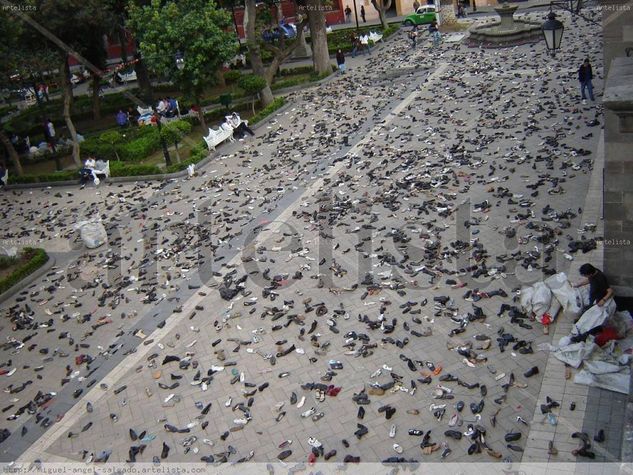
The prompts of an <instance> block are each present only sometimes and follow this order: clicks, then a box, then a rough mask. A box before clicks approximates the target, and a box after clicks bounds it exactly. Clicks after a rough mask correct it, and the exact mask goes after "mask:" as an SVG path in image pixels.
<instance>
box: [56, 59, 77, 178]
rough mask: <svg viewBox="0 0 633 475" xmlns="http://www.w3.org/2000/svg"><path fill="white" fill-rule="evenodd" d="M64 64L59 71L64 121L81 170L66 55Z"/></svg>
mask: <svg viewBox="0 0 633 475" xmlns="http://www.w3.org/2000/svg"><path fill="white" fill-rule="evenodd" d="M63 61H64V63H63V64H62V65H61V68H59V70H60V71H61V75H62V77H61V78H60V79H61V84H62V89H63V95H64V121H65V122H66V127H67V128H68V131H69V132H70V137H71V139H72V141H73V161H74V162H75V165H77V167H78V168H81V156H80V155H79V153H80V152H79V141H78V140H77V131H76V130H75V124H73V120H72V118H71V117H70V105H71V101H72V87H71V86H70V76H69V75H68V74H67V73H66V71H67V70H68V57H67V55H65V54H64V56H63Z"/></svg>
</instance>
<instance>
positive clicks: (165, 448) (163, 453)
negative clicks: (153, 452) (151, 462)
mask: <svg viewBox="0 0 633 475" xmlns="http://www.w3.org/2000/svg"><path fill="white" fill-rule="evenodd" d="M168 455H169V445H167V444H166V443H165V442H163V450H162V451H161V453H160V458H162V459H166V458H167V456H168Z"/></svg>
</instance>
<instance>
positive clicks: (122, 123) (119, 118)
mask: <svg viewBox="0 0 633 475" xmlns="http://www.w3.org/2000/svg"><path fill="white" fill-rule="evenodd" d="M116 123H117V124H118V125H119V127H121V128H122V129H123V128H125V127H127V126H128V125H130V118H129V117H128V115H127V114H126V113H125V112H123V110H122V109H119V112H117V114H116Z"/></svg>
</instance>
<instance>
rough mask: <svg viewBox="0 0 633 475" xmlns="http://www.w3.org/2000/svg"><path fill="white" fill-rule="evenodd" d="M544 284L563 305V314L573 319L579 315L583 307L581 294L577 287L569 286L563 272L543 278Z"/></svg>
mask: <svg viewBox="0 0 633 475" xmlns="http://www.w3.org/2000/svg"><path fill="white" fill-rule="evenodd" d="M545 285H547V287H549V289H550V290H551V291H552V293H553V294H554V297H555V298H556V300H558V301H559V302H560V304H561V306H562V307H563V315H565V316H568V317H570V318H574V319H575V318H578V317H579V316H580V314H581V313H582V308H583V304H582V295H581V293H580V292H579V291H578V289H574V288H573V287H572V286H571V284H570V283H569V280H568V279H567V275H566V274H565V273H564V272H561V273H559V274H555V275H553V276H551V277H548V278H547V279H546V280H545Z"/></svg>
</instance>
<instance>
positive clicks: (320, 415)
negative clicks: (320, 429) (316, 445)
mask: <svg viewBox="0 0 633 475" xmlns="http://www.w3.org/2000/svg"><path fill="white" fill-rule="evenodd" d="M323 416H325V414H324V413H323V412H318V413H316V414H314V415H313V416H312V420H313V421H314V422H316V421H318V420H319V419H321V418H322V417H323Z"/></svg>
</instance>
